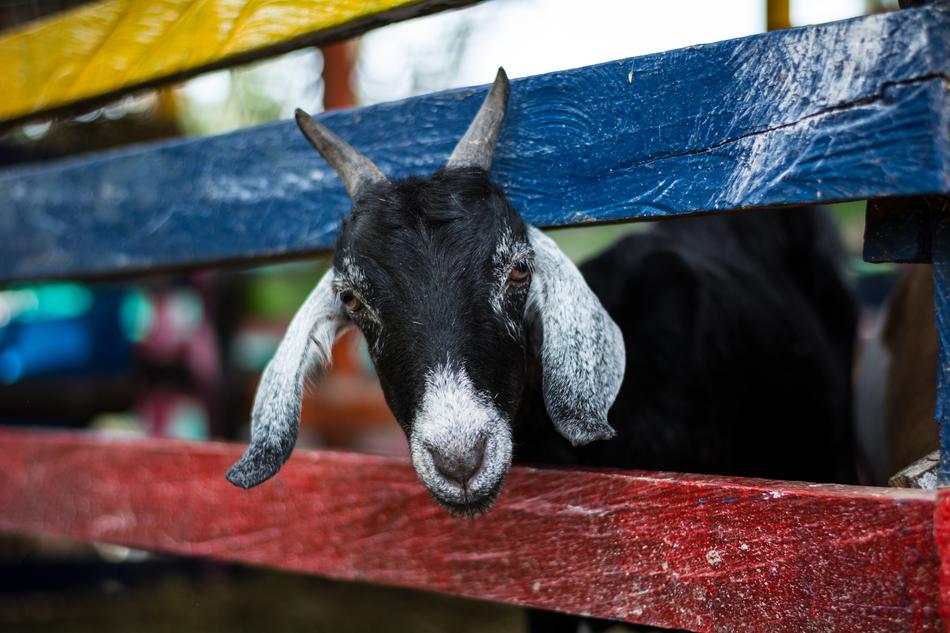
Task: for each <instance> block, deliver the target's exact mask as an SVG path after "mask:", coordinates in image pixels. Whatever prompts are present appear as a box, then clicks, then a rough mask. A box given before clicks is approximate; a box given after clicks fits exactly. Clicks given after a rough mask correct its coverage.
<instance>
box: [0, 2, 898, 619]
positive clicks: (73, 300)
mask: <svg viewBox="0 0 950 633" xmlns="http://www.w3.org/2000/svg"><path fill="white" fill-rule="evenodd" d="M78 4H81V2H77V1H76V0H59V1H52V0H0V30H2V29H7V28H10V27H13V26H15V25H19V24H22V23H24V22H28V21H30V20H35V19H42V18H43V17H44V16H47V15H49V14H52V13H55V12H56V11H59V10H62V9H66V8H69V7H73V6H76V5H78ZM896 4H897V3H896V0H887V1H884V0H786V1H784V2H766V0H719V1H717V2H707V1H704V0H666V1H665V2H649V3H648V2H616V1H614V0H586V1H585V2H583V3H579V2H572V1H569V0H491V1H489V2H485V3H483V4H479V5H477V6H474V7H470V8H466V9H462V10H458V11H452V12H447V13H440V14H437V15H434V16H430V17H424V18H417V19H414V20H410V21H408V22H403V23H400V24H396V25H393V26H388V27H384V28H380V29H377V30H375V31H372V32H370V33H369V34H367V35H365V36H363V37H361V38H357V39H354V40H350V41H346V42H342V43H339V44H335V45H332V46H328V47H325V48H323V49H305V50H299V51H295V52H292V53H288V54H285V55H282V56H279V57H275V58H271V59H268V60H266V61H263V62H257V63H253V64H248V65H245V66H242V67H236V68H233V69H229V70H222V71H216V72H210V73H206V74H204V75H201V76H198V77H196V78H194V79H191V80H188V81H185V82H183V83H180V84H178V85H173V86H170V87H165V88H161V89H154V90H145V91H142V92H139V93H137V94H133V95H131V96H128V97H125V98H122V99H121V100H119V101H116V102H115V103H110V104H108V105H106V106H104V107H100V108H97V109H95V110H92V111H89V112H86V113H84V114H82V115H81V116H75V117H71V118H57V119H55V120H49V121H39V122H32V123H30V124H29V125H22V126H20V127H17V128H15V129H12V130H8V131H6V132H5V133H3V134H2V136H0V165H6V164H13V163H26V162H32V161H41V160H42V161H49V160H52V159H55V158H57V157H60V156H65V155H75V154H79V153H84V152H91V151H99V150H102V149H106V148H113V147H119V146H124V145H129V144H135V143H142V142H151V141H155V140H158V139H165V138H171V137H187V136H201V135H210V134H218V133H222V132H227V131H230V130H234V129H238V128H244V127H248V126H253V125H258V124H262V123H266V122H269V121H274V120H279V119H286V118H289V117H290V116H292V113H293V109H294V108H296V107H301V108H304V109H305V110H308V111H310V112H319V111H321V110H324V109H334V108H348V107H354V106H362V105H368V104H373V103H378V102H383V101H391V100H397V99H403V98H406V97H410V96H413V95H417V94H422V93H427V92H432V91H437V90H443V89H446V88H453V87H460V86H467V85H475V84H483V83H486V82H488V81H489V80H490V79H491V78H492V77H493V76H494V71H495V69H496V68H497V67H498V66H500V65H504V66H505V68H506V70H507V71H508V74H509V75H510V76H511V77H512V78H517V77H522V76H526V75H533V74H537V73H544V72H549V71H554V70H561V69H565V68H571V67H577V66H584V65H589V64H593V63H597V62H603V61H608V60H612V59H618V58H624V57H631V56H636V55H642V54H646V53H654V52H659V51H663V50H668V49H673V48H680V47H684V46H690V45H694V44H701V43H705V42H713V41H718V40H723V39H729V38H734V37H742V36H746V35H751V34H754V33H758V32H763V31H765V30H767V29H770V28H771V29H778V28H787V27H789V26H800V25H805V24H812V23H820V22H827V21H832V20H838V19H844V18H850V17H855V16H859V15H862V14H866V13H870V12H879V11H887V10H895V9H896V8H897V7H896ZM2 72H3V71H2V70H0V77H2ZM315 160H316V158H315ZM834 214H835V217H836V218H837V219H838V220H839V222H840V225H841V227H842V230H843V233H844V235H845V239H846V242H847V245H848V249H849V253H850V273H851V275H852V278H853V280H854V283H855V287H856V288H857V290H858V293H859V295H860V298H861V301H862V304H863V306H864V311H863V316H862V332H863V333H864V335H865V336H869V335H870V334H871V333H873V332H875V331H876V328H877V327H878V321H879V314H880V307H881V305H882V303H883V301H884V300H885V298H886V297H887V295H888V293H889V292H890V289H891V287H892V286H893V283H894V280H895V278H896V273H897V269H896V267H894V266H889V265H874V266H870V265H865V264H863V263H862V261H861V254H860V249H861V241H862V233H863V223H864V203H863V202H856V203H848V204H842V205H836V206H835V207H834ZM641 229H642V225H620V226H602V227H595V228H584V229H565V230H557V231H552V232H551V235H552V237H553V238H554V239H555V240H556V241H558V242H559V244H560V245H561V247H562V248H563V249H564V250H565V252H567V253H568V255H570V256H571V257H572V258H574V259H575V260H577V261H581V260H583V259H585V258H587V257H589V256H591V255H593V254H594V253H596V252H598V251H599V250H601V249H603V248H604V247H606V246H608V245H609V244H611V243H612V242H613V241H614V240H616V239H617V238H618V237H619V236H620V235H622V234H623V233H624V232H627V231H632V230H641ZM326 266H327V260H325V259H315V260H311V261H304V262H298V263H293V264H282V265H272V266H266V267H261V268H254V269H244V270H224V271H222V270H215V271H208V272H197V273H187V274H176V275H164V276H149V277H144V278H137V279H135V280H131V281H122V282H115V281H110V282H102V283H73V282H55V283H40V284H23V285H15V286H7V287H3V288H0V424H3V425H26V426H32V427H37V426H40V427H56V428H63V427H68V428H74V429H94V430H99V431H103V432H109V433H121V434H129V435H136V436H154V437H174V438H183V439H188V440H204V439H209V438H214V439H228V440H235V439H244V438H246V437H247V433H248V428H247V422H248V419H249V418H248V412H249V409H250V403H251V399H252V397H253V394H254V390H255V388H256V384H257V380H258V377H259V374H260V371H261V370H262V369H263V367H264V365H265V364H266V362H267V361H268V360H269V359H270V357H271V355H272V354H273V352H274V350H275V349H276V346H277V343H278V341H279V340H280V337H281V336H282V334H283V331H284V329H285V327H286V325H287V323H288V321H289V319H290V317H291V316H292V315H293V313H294V311H295V310H296V308H297V307H298V306H299V305H300V303H301V302H302V301H303V299H304V297H305V296H306V295H307V293H308V292H309V290H310V289H311V288H312V287H313V285H314V284H315V283H316V282H317V280H319V278H320V277H321V275H322V274H323V272H324V270H325V269H326ZM51 393H52V394H56V395H55V397H50V396H49V394H51ZM298 446H309V447H329V448H344V449H348V450H359V451H368V452H375V453H384V454H394V455H403V454H406V443H405V439H404V437H403V434H402V433H401V431H400V430H399V429H398V427H397V426H396V424H395V421H394V420H393V418H392V415H391V414H390V413H389V411H388V409H387V407H386V404H385V402H384V401H383V399H382V395H381V393H380V391H379V388H378V385H377V382H376V379H375V376H374V373H373V369H372V365H371V363H370V361H369V357H368V355H367V353H366V350H365V346H364V343H363V341H362V339H361V338H360V337H359V335H358V334H357V333H355V332H352V331H351V332H349V333H348V334H347V335H345V336H343V337H341V338H340V339H339V340H338V341H337V343H336V345H335V349H334V366H333V370H332V372H331V373H330V375H329V376H328V377H327V378H326V379H325V380H323V381H322V382H321V383H320V384H319V385H318V386H316V387H315V388H314V389H312V390H311V391H310V393H309V394H308V395H307V397H306V400H305V402H304V406H303V412H302V431H301V438H300V442H299V444H298ZM275 595H280V596H283V599H284V600H285V601H286V602H287V604H288V605H289V606H288V608H287V609H286V611H285V613H284V614H283V615H281V616H279V617H283V618H285V621H280V622H275V620H274V618H275V617H276V616H275V614H274V613H273V612H272V611H269V610H268V609H267V608H266V607H267V603H268V600H269V599H272V598H269V597H268V596H271V597H272V596H275ZM368 604H372V605H375V606H374V608H373V609H366V608H365V606H366V605H368ZM262 626H272V627H273V626H278V628H279V629H288V630H297V629H303V628H306V629H308V630H313V629H316V630H325V629H326V630H330V629H332V630H335V631H349V630H353V631H356V630H367V631H368V630H373V631H375V630H432V631H435V630H483V631H487V630H499V631H500V630H506V631H516V630H521V628H522V626H523V621H522V616H521V613H520V612H519V611H518V610H517V609H515V608H511V607H503V606H497V605H486V604H481V603H475V602H468V601H463V600H457V599H449V598H444V597H437V596H431V595H426V594H420V593H415V592H410V591H404V590H394V589H385V588H379V587H374V588H370V587H364V586H360V585H353V584H346V583H332V582H329V581H323V580H319V579H313V578H303V577H297V576H293V575H289V574H280V573H277V572H262V571H255V570H250V569H243V568H237V567H233V566H226V565H217V564H212V563H208V562H196V561H181V560H175V559H170V558H167V557H161V556H154V555H148V554H145V553H142V552H135V551H131V550H127V549H124V548H119V547H108V546H89V545H79V544H73V543H66V542H61V541H55V540H42V541H36V540H33V539H26V538H15V537H0V630H10V631H46V630H50V631H52V630H77V631H79V630H82V631H85V630H90V631H92V630H96V631H112V630H116V631H119V630H132V629H134V630H140V631H151V630H170V629H176V630H189V631H190V630H224V629H227V630H252V629H255V630H256V629H259V628H261V627H262Z"/></svg>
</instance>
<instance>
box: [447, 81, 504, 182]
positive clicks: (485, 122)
mask: <svg viewBox="0 0 950 633" xmlns="http://www.w3.org/2000/svg"><path fill="white" fill-rule="evenodd" d="M507 109H508V75H506V74H505V69H504V68H499V69H498V74H497V75H496V76H495V83H493V84H492V86H491V89H490V90H489V91H488V95H487V96H486V97H485V101H484V102H483V103H482V107H481V108H480V109H479V110H478V114H476V115H475V119H474V120H473V121H472V123H471V125H469V126H468V131H467V132H465V136H463V137H462V140H461V141H459V143H458V145H456V146H455V149H454V150H453V151H452V155H451V156H450V157H449V162H448V164H447V165H446V167H449V168H459V167H481V168H482V169H484V170H485V171H488V170H490V169H491V159H492V155H493V154H494V153H495V144H496V143H497V142H498V134H499V133H500V132H501V124H502V123H503V122H504V120H505V110H507Z"/></svg>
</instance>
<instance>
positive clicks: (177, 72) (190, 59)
mask: <svg viewBox="0 0 950 633" xmlns="http://www.w3.org/2000/svg"><path fill="white" fill-rule="evenodd" d="M476 1H477V0H369V1H367V0H318V1H313V0H291V1H285V2H269V1H267V0H238V1H233V0H230V1H229V0H210V1H205V2H197V3H195V2H188V1H186V0H152V1H150V2H136V1H135V0H101V1H100V2H94V3H92V4H89V5H86V6H82V7H79V8H77V9H74V10H72V11H67V12H64V13H60V14H56V15H53V16H51V17H49V18H46V19H43V20H38V21H35V22H31V23H28V24H24V25H21V26H18V27H16V28H14V29H10V30H8V31H6V32H5V33H0V68H3V77H4V86H3V88H4V92H3V99H0V121H2V120H4V119H6V120H16V119H20V118H23V117H26V116H30V115H35V114H37V113H39V112H44V111H50V110H53V111H55V110H57V109H60V108H63V107H64V106H70V105H75V104H77V103H83V102H87V101H89V100H90V99H96V98H102V97H108V96H114V95H116V94H119V93H122V92H128V91H130V90H133V89H136V88H141V87H143V86H147V85H155V84H158V83H163V82H167V81H169V80H172V79H182V78H184V77H188V76H191V75H194V74H197V73H199V72H202V71H205V70H209V69H212V68H221V67H224V66H231V65H234V64H236V63H240V62H245V61H249V60H251V59H258V58H261V57H265V56H267V55H272V54H275V53H278V52H285V51H288V50H293V49H295V48H302V47H304V46H314V45H322V44H327V43H329V42H333V41H337V40H340V39H345V38H347V37H352V36H355V35H359V34H360V33H363V32H365V31H368V30H370V29H372V28H375V27H377V26H381V25H384V24H388V23H390V22H396V21H399V20H404V19H407V18H411V17H415V16H418V15H425V14H429V13H434V12H436V11H441V10H443V9H449V8H456V7H461V6H465V5H468V4H473V3H474V2H476Z"/></svg>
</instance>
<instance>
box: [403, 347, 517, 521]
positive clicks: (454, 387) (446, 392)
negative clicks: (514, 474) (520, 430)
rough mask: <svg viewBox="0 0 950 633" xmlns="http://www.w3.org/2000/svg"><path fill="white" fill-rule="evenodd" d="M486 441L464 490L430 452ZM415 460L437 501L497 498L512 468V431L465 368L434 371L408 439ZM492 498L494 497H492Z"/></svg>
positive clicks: (456, 452) (452, 452) (460, 452)
mask: <svg viewBox="0 0 950 633" xmlns="http://www.w3.org/2000/svg"><path fill="white" fill-rule="evenodd" d="M482 442H484V443H485V453H484V459H483V460H482V463H481V466H480V467H479V469H478V470H477V472H476V473H475V475H474V476H473V477H472V479H471V480H470V481H469V482H468V484H467V485H466V486H465V487H464V488H463V486H462V485H461V484H459V483H458V482H455V481H452V480H450V479H447V478H446V477H444V476H443V475H442V474H441V473H440V472H439V471H438V470H437V469H436V467H435V464H434V462H433V460H432V455H431V453H430V450H436V451H439V452H440V453H441V454H443V455H446V456H449V457H451V456H464V455H468V454H470V452H471V451H473V450H477V447H478V446H479V445H480V444H481V443H482ZM409 446H410V451H411V455H412V464H413V466H414V467H415V469H416V472H417V473H418V475H419V478H420V479H421V480H422V483H423V484H425V486H426V488H428V489H429V491H430V492H431V493H432V494H433V495H434V496H435V498H436V500H438V501H441V502H443V503H449V504H468V503H478V502H480V501H482V500H483V499H484V498H485V496H486V495H488V496H489V497H493V496H494V493H495V492H497V490H498V489H499V488H500V484H501V482H502V480H503V479H504V477H505V474H506V473H507V472H508V469H509V467H510V466H511V453H512V445H511V430H510V424H509V422H508V420H507V419H506V418H505V416H504V415H503V414H502V413H501V412H500V411H499V410H498V408H497V407H495V405H494V403H493V402H492V401H491V398H489V397H488V396H487V395H485V394H482V393H479V392H477V391H476V390H475V386H474V385H473V384H472V381H471V379H470V378H469V377H468V375H467V374H466V373H465V371H464V370H462V369H456V368H453V367H450V366H449V365H442V366H440V367H437V368H436V369H434V370H432V371H430V373H429V375H428V376H427V378H426V386H425V393H424V394H423V397H422V401H421V403H420V405H419V410H418V412H417V413H416V417H415V420H414V421H413V424H412V434H411V436H410V438H409ZM489 501H491V499H489Z"/></svg>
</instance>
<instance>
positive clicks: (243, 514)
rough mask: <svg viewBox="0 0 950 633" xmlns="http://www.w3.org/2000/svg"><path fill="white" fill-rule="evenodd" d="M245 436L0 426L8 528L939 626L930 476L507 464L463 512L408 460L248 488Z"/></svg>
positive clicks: (492, 587) (569, 598)
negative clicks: (121, 436) (854, 477)
mask: <svg viewBox="0 0 950 633" xmlns="http://www.w3.org/2000/svg"><path fill="white" fill-rule="evenodd" d="M240 454H241V448H240V447H239V446H237V445H229V444H218V443H202V444H191V443H185V442H176V441H170V440H154V439H151V440H115V439H104V438H97V437H91V436H86V435H71V434H55V433H54V434H44V433H36V432H17V431H9V430H6V431H0V455H3V456H4V468H3V469H2V471H0V507H2V508H3V509H4V511H3V513H2V514H0V529H3V530H11V531H21V532H27V533H45V534H55V535H59V536H66V537H72V538H77V539H83V540H100V541H107V542H110V543H120V544H125V545H129V546H133V547H139V548H145V549H152V550H159V551H164V552H170V553H175V554H184V555H188V556H203V557H209V558H215V559H219V560H226V561H236V562H242V563H252V564H256V565H265V566H268V567H275V568H281V569H287V570H293V571H299V572H308V573H315V574H320V575H323V576H328V577H331V578H338V579H347V580H360V581H366V582H372V583H378V584H387V585H397V586H402V587H414V588H417V589H426V590H432V591H440V592H444V593H449V594H455V595H459V596H467V597H471V598H479V599H484V600H491V601H495V602H504V603H509V604H518V605H530V606H535V607H543V608H547V609H555V610H559V611H564V612H569V613H575V614H589V615H592V616H596V617H608V618H615V619H617V620H623V621H627V622H640V623H645V624H652V625H657V626H667V627H684V628H689V629H692V630H698V631H713V630H715V631H742V630H749V628H750V627H751V628H753V629H755V630H766V629H768V630H774V631H802V630H854V631H912V630H913V631H936V630H940V629H941V625H940V617H939V606H938V600H939V597H940V596H941V595H946V590H944V593H943V594H941V591H940V587H941V585H940V582H941V565H940V559H939V557H938V550H937V544H936V541H935V536H934V534H935V525H934V512H935V509H936V507H937V505H938V496H937V493H935V492H932V491H919V490H900V489H877V488H860V487H848V486H834V485H818V484H799V483H790V482H774V481H763V480H754V479H738V478H717V477H702V476H697V475H679V474H670V473H645V472H603V471H598V472H593V471H584V470H567V469H544V470H537V469H531V468H523V467H516V468H514V469H513V470H512V472H511V475H510V479H509V481H508V483H507V485H506V488H505V491H504V493H503V494H502V497H501V499H500V501H499V503H498V505H497V507H496V508H494V509H493V510H492V511H491V512H490V513H488V514H487V515H485V516H482V517H480V518H479V519H478V520H470V519H464V518H453V517H451V516H449V515H448V514H447V513H446V512H445V511H444V510H442V509H441V508H439V507H437V506H436V504H435V503H434V502H433V501H432V500H431V499H430V498H429V497H428V493H427V492H426V491H425V489H424V488H423V487H422V484H421V483H419V482H418V481H417V479H416V475H415V473H414V472H413V470H412V468H411V466H410V465H409V464H408V463H407V462H406V461H404V460H400V459H390V458H380V457H371V456H366V455H356V454H349V453H335V452H325V451H297V452H295V453H294V457H293V458H292V459H291V460H290V461H289V462H288V463H287V465H286V466H285V467H284V469H283V470H281V472H280V474H279V475H278V476H277V477H276V478H275V479H274V480H273V481H272V482H269V483H268V484H267V485H264V486H260V487H258V488H254V489H252V490H249V491H243V490H238V489H236V488H234V487H233V486H231V485H230V484H228V483H227V481H225V479H224V472H225V470H226V469H227V467H228V466H229V465H230V463H231V462H233V461H234V460H235V459H236V458H237V457H238V456H240ZM939 503H940V511H939V512H938V513H937V517H938V525H937V526H936V533H937V535H938V538H940V539H942V541H941V543H942V545H943V547H944V549H945V548H946V547H947V543H946V541H947V537H946V535H947V534H950V523H948V517H950V513H948V510H947V506H946V504H947V498H946V496H945V495H944V496H941V497H940V501H939ZM943 573H944V576H946V572H943ZM946 582H947V579H946V578H944V583H946ZM944 604H945V605H946V604H947V601H946V600H944Z"/></svg>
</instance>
